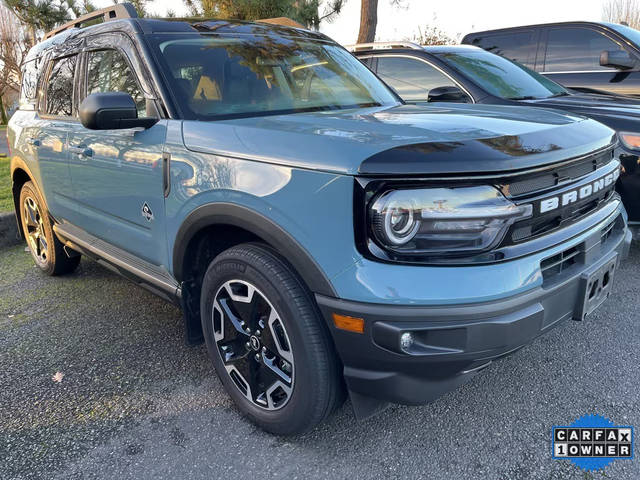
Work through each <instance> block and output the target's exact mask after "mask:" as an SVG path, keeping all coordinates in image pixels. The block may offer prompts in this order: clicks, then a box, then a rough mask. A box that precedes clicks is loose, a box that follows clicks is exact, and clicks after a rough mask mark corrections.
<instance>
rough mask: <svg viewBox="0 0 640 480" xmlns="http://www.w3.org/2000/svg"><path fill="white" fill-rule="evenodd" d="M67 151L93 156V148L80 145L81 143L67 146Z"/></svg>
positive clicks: (83, 155) (82, 155)
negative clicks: (76, 145)
mask: <svg viewBox="0 0 640 480" xmlns="http://www.w3.org/2000/svg"><path fill="white" fill-rule="evenodd" d="M69 152H70V153H75V154H76V155H79V156H81V157H92V156H93V150H91V149H90V148H89V147H86V146H82V145H81V146H78V147H69Z"/></svg>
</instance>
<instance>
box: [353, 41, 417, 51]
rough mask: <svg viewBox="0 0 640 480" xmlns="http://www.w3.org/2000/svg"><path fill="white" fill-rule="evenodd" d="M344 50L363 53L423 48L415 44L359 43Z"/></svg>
mask: <svg viewBox="0 0 640 480" xmlns="http://www.w3.org/2000/svg"><path fill="white" fill-rule="evenodd" d="M344 48H346V49H347V50H349V51H350V52H361V51H363V50H376V49H380V50H382V49H391V48H410V49H411V50H422V48H423V47H421V46H420V45H418V44H417V43H413V42H371V43H357V44H355V45H345V46H344Z"/></svg>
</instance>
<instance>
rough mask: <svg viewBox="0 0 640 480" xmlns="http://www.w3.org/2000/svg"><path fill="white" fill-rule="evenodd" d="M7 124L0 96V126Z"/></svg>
mask: <svg viewBox="0 0 640 480" xmlns="http://www.w3.org/2000/svg"><path fill="white" fill-rule="evenodd" d="M7 123H8V121H7V112H5V110H4V101H3V99H2V95H0V125H6V124H7Z"/></svg>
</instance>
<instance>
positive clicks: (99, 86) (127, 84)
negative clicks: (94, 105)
mask: <svg viewBox="0 0 640 480" xmlns="http://www.w3.org/2000/svg"><path fill="white" fill-rule="evenodd" d="M88 65H89V66H88V71H87V95H89V94H91V93H102V92H126V93H128V94H129V95H131V96H132V97H133V101H134V102H135V103H136V107H137V109H138V116H139V117H144V116H146V101H145V98H144V95H143V93H142V90H141V89H140V86H139V84H138V81H137V79H136V76H135V74H134V73H133V70H132V69H131V67H130V66H129V62H127V59H126V58H125V56H124V55H123V54H122V53H120V52H119V51H117V50H97V51H93V52H89V63H88Z"/></svg>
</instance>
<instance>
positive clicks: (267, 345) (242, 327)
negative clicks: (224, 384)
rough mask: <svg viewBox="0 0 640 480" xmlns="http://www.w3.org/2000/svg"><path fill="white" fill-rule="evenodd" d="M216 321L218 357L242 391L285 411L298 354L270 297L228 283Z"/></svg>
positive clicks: (244, 285) (218, 297)
mask: <svg viewBox="0 0 640 480" xmlns="http://www.w3.org/2000/svg"><path fill="white" fill-rule="evenodd" d="M211 320H212V323H213V333H214V339H215V342H216V347H217V350H218V353H219V354H220V358H221V359H222V363H223V364H224V367H225V369H226V371H227V374H228V375H229V377H230V378H231V380H232V381H233V383H234V384H235V386H236V387H237V388H238V390H240V392H241V393H242V394H243V395H244V396H245V397H246V398H247V399H248V400H249V401H250V402H252V403H253V404H254V405H255V406H257V407H260V408H263V409H266V410H278V409H280V408H282V407H284V406H285V405H286V404H287V402H288V401H289V399H290V398H291V393H292V391H293V382H294V364H293V351H292V349H291V342H290V341H289V336H288V334H287V330H286V328H285V325H284V323H283V321H282V319H281V317H280V314H279V313H278V312H277V311H276V309H275V308H274V307H273V305H272V304H271V302H270V301H269V300H268V299H267V297H266V296H265V295H264V294H263V293H262V292H261V291H260V290H258V288H256V287H255V286H254V285H252V284H250V283H248V282H245V281H243V280H231V281H228V282H226V283H225V284H224V285H222V287H220V289H218V291H217V293H216V296H215V300H214V302H213V311H212V315H211Z"/></svg>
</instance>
